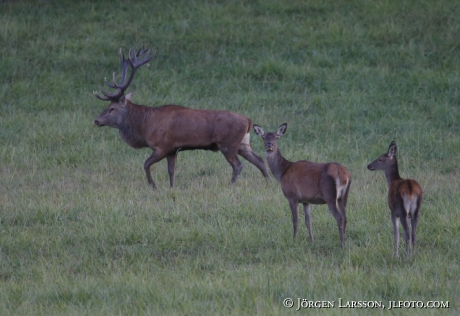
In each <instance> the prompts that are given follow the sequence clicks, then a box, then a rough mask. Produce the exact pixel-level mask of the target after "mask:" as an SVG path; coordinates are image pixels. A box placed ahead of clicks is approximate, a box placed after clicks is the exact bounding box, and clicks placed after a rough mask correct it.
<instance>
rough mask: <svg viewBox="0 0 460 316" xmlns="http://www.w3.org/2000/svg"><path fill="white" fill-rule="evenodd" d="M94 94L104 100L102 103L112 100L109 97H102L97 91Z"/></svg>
mask: <svg viewBox="0 0 460 316" xmlns="http://www.w3.org/2000/svg"><path fill="white" fill-rule="evenodd" d="M93 94H94V96H95V97H96V98H98V99H99V100H102V101H109V100H110V98H108V97H101V96H100V95H99V94H98V93H97V92H96V91H93Z"/></svg>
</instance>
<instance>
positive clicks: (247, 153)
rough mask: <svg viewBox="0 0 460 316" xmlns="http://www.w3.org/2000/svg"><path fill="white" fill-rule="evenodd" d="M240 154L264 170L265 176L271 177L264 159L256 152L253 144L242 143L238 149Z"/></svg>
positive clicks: (261, 170)
mask: <svg viewBox="0 0 460 316" xmlns="http://www.w3.org/2000/svg"><path fill="white" fill-rule="evenodd" d="M238 155H240V156H242V157H243V158H244V159H246V160H247V161H249V162H250V163H252V164H253V165H254V166H256V167H257V168H258V169H259V170H260V172H262V174H263V175H264V177H265V178H267V179H269V178H270V176H269V174H268V170H267V167H266V166H265V162H264V160H263V159H262V157H259V156H258V155H257V154H256V153H255V152H254V150H253V149H252V147H251V145H248V144H240V148H239V149H238Z"/></svg>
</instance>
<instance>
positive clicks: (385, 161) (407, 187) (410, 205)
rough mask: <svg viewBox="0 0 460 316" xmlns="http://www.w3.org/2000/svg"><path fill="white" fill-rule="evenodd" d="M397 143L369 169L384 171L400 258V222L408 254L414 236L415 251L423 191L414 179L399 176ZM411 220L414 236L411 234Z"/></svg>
mask: <svg viewBox="0 0 460 316" xmlns="http://www.w3.org/2000/svg"><path fill="white" fill-rule="evenodd" d="M396 150H397V147H396V143H395V142H394V141H392V142H391V144H390V146H389V147H388V152H387V153H386V154H383V155H381V156H380V157H379V158H377V159H376V160H375V161H373V162H372V163H370V164H369V165H368V166H367V168H368V169H369V170H371V171H373V170H384V171H385V177H386V179H387V183H388V207H389V208H390V211H391V221H392V222H393V234H394V247H393V256H395V257H397V256H398V246H399V222H400V221H401V225H402V227H403V229H404V240H405V243H406V248H405V250H406V254H407V255H408V254H409V243H410V240H411V235H412V248H413V250H415V248H416V241H417V224H418V219H419V216H420V208H421V206H422V200H423V197H422V196H423V190H422V188H421V187H420V185H419V184H418V183H417V181H415V180H414V179H403V178H401V176H400V175H399V168H398V161H397V159H396ZM409 220H410V222H411V226H412V234H410V233H409V224H408V221H409Z"/></svg>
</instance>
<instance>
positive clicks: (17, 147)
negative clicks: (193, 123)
mask: <svg viewBox="0 0 460 316" xmlns="http://www.w3.org/2000/svg"><path fill="white" fill-rule="evenodd" d="M459 43H460V7H459V6H458V4H457V3H456V2H455V1H448V0H443V1H436V2H433V1H427V0H422V1H363V0H361V1H358V0H357V1H324V0H323V1H321V0H311V1H300V0H292V1H280V0H271V1H270V0H261V1H135V2H134V1H132V2H127V1H115V2H114V1H110V2H109V1H98V2H88V1H80V2H71V1H68V2H62V1H2V2H0V99H1V101H0V107H1V111H0V314H1V315H132V314H137V315H143V314H150V315H285V314H297V313H296V312H295V309H296V307H294V308H293V309H291V310H287V309H286V308H284V307H283V304H282V302H283V299H284V298H293V299H294V300H295V301H296V300H297V298H301V299H307V300H326V301H335V303H336V304H338V299H339V298H342V299H343V300H366V301H382V302H383V303H384V304H386V305H387V306H388V301H390V300H391V301H393V300H395V301H406V300H415V301H422V302H425V303H426V302H428V301H449V309H400V310H398V311H397V312H401V313H402V314H405V315H419V314H429V315H431V314H437V313H442V314H447V315H458V313H459V311H460V305H459V304H460V303H459V299H460V291H459V289H460V286H459V284H460V260H459V248H458V247H459V246H458V245H459V241H460V239H459V236H460V221H459V215H460V212H459V205H460V194H459V192H460V183H459V181H458V177H459V175H460V169H459V163H460V125H459V119H460V108H459V106H458V104H459V101H460V88H459V87H460V66H459V65H460V46H459ZM142 44H146V45H148V46H149V47H152V48H156V49H158V54H157V57H155V59H154V60H153V61H152V62H151V63H150V66H148V67H143V68H142V69H141V70H140V71H139V72H138V73H137V74H136V78H135V79H134V80H133V83H132V84H131V87H130V90H132V91H134V92H135V93H134V97H133V101H134V102H136V103H140V104H146V105H152V106H154V105H162V104H166V103H176V104H181V105H186V106H189V107H193V108H200V109H225V110H231V111H235V112H238V113H241V114H244V115H246V116H248V117H251V118H252V119H253V121H254V122H255V123H257V124H259V125H261V126H263V127H264V129H265V130H266V131H273V130H275V129H276V128H277V127H278V126H279V125H280V124H281V123H284V122H287V123H288V130H287V134H286V135H285V136H283V138H281V140H280V147H281V151H282V153H283V154H284V156H285V157H287V158H288V159H290V160H300V159H308V160H311V161H318V162H321V161H338V162H340V163H342V164H344V165H345V166H346V167H347V168H348V169H349V170H350V172H351V173H352V175H353V183H352V189H351V192H350V197H349V203H348V208H347V209H348V227H347V228H348V229H347V236H346V243H345V247H344V249H341V248H340V242H339V237H338V231H337V227H336V223H335V220H334V218H333V217H332V215H331V214H330V213H329V211H328V209H327V207H326V206H312V226H313V234H314V237H315V242H314V243H310V242H309V241H308V231H307V229H306V227H305V225H303V224H301V225H300V226H299V234H298V236H297V240H296V241H295V242H294V241H293V240H292V224H291V215H290V211H289V206H288V203H287V200H286V199H285V198H284V197H283V195H282V193H281V190H280V188H279V184H278V183H277V182H276V181H272V182H269V183H267V182H266V181H264V179H263V177H262V176H261V174H260V172H259V171H258V170H257V169H256V168H255V167H253V166H252V165H250V164H249V163H247V162H246V163H245V168H244V169H243V172H242V173H241V175H240V178H239V180H238V182H237V183H236V184H235V185H234V186H229V185H228V182H229V180H230V176H231V167H230V166H229V165H228V163H227V162H226V161H225V159H224V158H223V156H222V155H221V154H220V153H211V152H204V151H195V152H183V153H179V156H178V157H179V158H178V163H177V169H176V187H175V188H174V189H169V188H168V185H169V181H168V177H167V170H166V162H165V161H162V162H160V163H158V164H156V165H154V166H153V167H152V174H153V178H154V181H155V182H156V183H157V186H158V187H159V189H158V190H157V191H155V192H152V190H151V189H150V188H149V187H148V185H147V181H146V179H145V174H144V171H143V168H142V165H143V162H144V160H145V159H146V158H147V157H148V156H149V155H150V151H149V150H147V149H144V150H133V149H131V148H129V147H128V146H127V145H126V144H125V143H124V142H123V141H122V140H121V138H120V137H119V136H118V132H117V131H116V130H114V129H109V128H97V127H95V126H94V125H93V124H92V121H93V120H94V119H95V118H96V117H97V115H98V114H99V113H100V112H101V111H102V110H103V108H104V107H105V106H106V103H104V102H102V101H99V100H97V99H95V98H94V96H93V95H92V94H91V92H92V91H93V90H98V89H100V88H101V87H103V85H104V77H107V78H110V77H111V74H112V72H114V71H115V72H117V73H119V72H120V67H119V61H118V56H117V53H118V49H119V48H120V47H121V48H124V49H127V48H129V47H139V46H140V45H142ZM392 140H395V141H396V142H397V144H398V150H399V152H398V158H399V163H400V171H401V175H402V176H403V177H411V178H415V179H416V180H417V181H418V182H419V183H420V185H421V186H422V188H423V189H424V204H423V206H422V214H421V218H420V223H419V226H418V241H419V242H418V252H417V254H416V255H415V256H412V257H411V258H409V259H406V258H404V256H401V257H400V258H398V259H393V258H392V243H393V240H392V239H393V237H392V236H393V232H392V231H393V229H392V225H391V220H390V213H389V210H388V207H387V205H386V193H387V187H386V182H385V179H384V175H383V173H381V172H380V173H378V172H375V173H371V172H369V171H367V169H366V166H367V164H368V163H369V162H371V161H372V160H374V159H375V158H376V157H377V156H379V155H380V154H382V153H383V152H385V151H386V149H387V148H388V145H389V143H390V142H391V141H392ZM252 145H253V148H254V149H255V151H256V152H258V153H259V154H260V155H263V146H262V141H261V140H260V139H258V138H257V136H255V134H252ZM301 221H303V216H302V215H301ZM401 248H402V244H401V246H400V249H401ZM367 311H369V312H371V313H373V314H391V313H392V312H391V311H388V310H380V309H372V310H367ZM299 312H301V313H313V314H315V313H316V314H320V313H321V314H322V313H325V312H328V313H331V314H339V315H341V314H347V315H348V314H361V313H362V312H363V311H361V310H360V309H356V308H355V309H339V308H338V307H337V306H336V307H335V308H333V309H329V310H324V309H308V310H302V311H299ZM393 313H394V312H393Z"/></svg>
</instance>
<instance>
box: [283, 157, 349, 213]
mask: <svg viewBox="0 0 460 316" xmlns="http://www.w3.org/2000/svg"><path fill="white" fill-rule="evenodd" d="M350 181H351V175H350V173H349V172H348V170H347V169H346V168H345V167H344V166H342V165H340V164H338V163H335V162H332V163H314V162H309V161H304V160H301V161H297V162H295V163H293V164H292V165H291V166H290V167H289V168H288V169H287V170H286V172H285V173H284V175H283V176H282V177H281V181H280V182H281V189H282V191H283V193H284V195H285V196H286V197H287V198H293V199H297V200H298V201H299V202H303V203H312V204H325V203H326V201H325V196H328V193H333V196H336V191H337V190H338V189H341V188H342V187H346V186H348V185H349V183H350ZM331 190H332V191H333V192H332V191H331Z"/></svg>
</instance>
